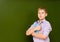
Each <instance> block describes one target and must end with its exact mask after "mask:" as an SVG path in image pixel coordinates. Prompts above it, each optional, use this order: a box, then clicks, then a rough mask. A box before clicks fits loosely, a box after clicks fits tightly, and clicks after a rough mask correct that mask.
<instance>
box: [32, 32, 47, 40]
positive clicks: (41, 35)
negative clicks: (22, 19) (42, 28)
mask: <svg viewBox="0 0 60 42" xmlns="http://www.w3.org/2000/svg"><path fill="white" fill-rule="evenodd" d="M32 36H34V37H37V38H40V39H46V38H47V37H46V36H45V35H43V34H42V33H34V32H33V33H32Z"/></svg>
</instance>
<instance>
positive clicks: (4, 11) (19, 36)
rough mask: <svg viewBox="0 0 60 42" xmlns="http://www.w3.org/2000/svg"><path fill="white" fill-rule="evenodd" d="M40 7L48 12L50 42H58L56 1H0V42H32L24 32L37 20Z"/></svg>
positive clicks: (59, 11)
mask: <svg viewBox="0 0 60 42" xmlns="http://www.w3.org/2000/svg"><path fill="white" fill-rule="evenodd" d="M40 6H45V7H46V8H47V10H48V16H47V20H48V21H50V23H51V25H52V29H53V31H52V32H51V33H50V39H51V42H60V26H59V25H60V22H59V21H60V19H59V18H60V1H56V0H55V1H54V0H43V1H42V0H0V42H32V37H31V36H26V35H25V31H26V30H27V29H28V28H29V27H30V26H31V24H33V22H34V21H36V20H37V19H38V18H37V9H38V7H40Z"/></svg>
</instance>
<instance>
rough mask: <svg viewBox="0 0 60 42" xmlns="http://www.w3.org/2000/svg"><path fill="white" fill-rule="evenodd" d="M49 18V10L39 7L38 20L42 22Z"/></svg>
mask: <svg viewBox="0 0 60 42" xmlns="http://www.w3.org/2000/svg"><path fill="white" fill-rule="evenodd" d="M46 16H47V9H46V8H45V7H39V8H38V18H39V19H40V20H43V19H45V17H46Z"/></svg>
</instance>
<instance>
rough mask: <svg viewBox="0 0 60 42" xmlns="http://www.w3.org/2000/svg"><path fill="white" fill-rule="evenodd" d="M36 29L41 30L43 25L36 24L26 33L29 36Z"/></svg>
mask: <svg viewBox="0 0 60 42" xmlns="http://www.w3.org/2000/svg"><path fill="white" fill-rule="evenodd" d="M35 30H41V27H40V26H36V27H33V28H31V29H28V30H27V31H26V35H27V36H28V35H31V34H32V33H33V32H34V31H35Z"/></svg>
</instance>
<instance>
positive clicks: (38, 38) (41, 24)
mask: <svg viewBox="0 0 60 42" xmlns="http://www.w3.org/2000/svg"><path fill="white" fill-rule="evenodd" d="M46 17H47V10H46V8H44V7H40V8H38V18H39V20H37V21H35V22H34V23H33V24H32V25H31V27H30V28H29V29H28V30H27V31H26V35H27V36H29V35H32V36H33V41H34V42H50V39H49V33H50V32H51V31H52V28H51V25H50V23H49V22H48V21H47V20H46Z"/></svg>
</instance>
